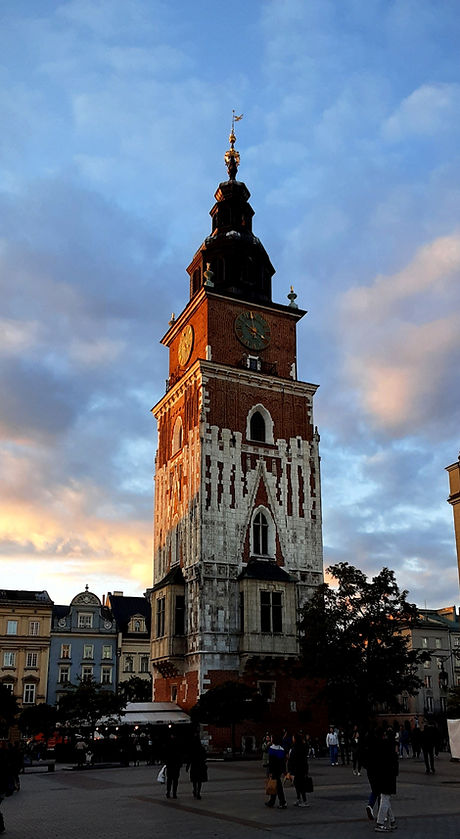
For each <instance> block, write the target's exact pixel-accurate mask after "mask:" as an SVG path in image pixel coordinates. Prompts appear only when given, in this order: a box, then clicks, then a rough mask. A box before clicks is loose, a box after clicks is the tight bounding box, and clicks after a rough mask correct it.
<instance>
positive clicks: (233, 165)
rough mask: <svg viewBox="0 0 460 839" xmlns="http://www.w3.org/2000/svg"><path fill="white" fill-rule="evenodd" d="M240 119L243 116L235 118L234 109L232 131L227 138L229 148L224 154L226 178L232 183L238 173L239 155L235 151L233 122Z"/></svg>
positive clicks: (233, 112) (233, 123)
mask: <svg viewBox="0 0 460 839" xmlns="http://www.w3.org/2000/svg"><path fill="white" fill-rule="evenodd" d="M240 119H243V114H240V116H237V115H236V114H235V109H233V111H232V130H231V132H230V137H229V138H228V140H229V143H230V148H229V149H228V151H226V152H225V157H224V160H225V165H226V167H227V172H228V177H229V180H230V181H234V180H235V177H236V173H237V172H238V166H239V165H240V153H239V152H238V151H237V150H236V149H235V142H236V137H235V122H239V121H240Z"/></svg>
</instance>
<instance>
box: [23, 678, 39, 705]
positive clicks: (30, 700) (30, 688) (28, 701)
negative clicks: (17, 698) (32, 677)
mask: <svg viewBox="0 0 460 839" xmlns="http://www.w3.org/2000/svg"><path fill="white" fill-rule="evenodd" d="M35 688H36V686H35V684H33V683H30V682H26V684H25V685H24V693H23V696H22V701H23V703H24V705H33V704H34V702H35Z"/></svg>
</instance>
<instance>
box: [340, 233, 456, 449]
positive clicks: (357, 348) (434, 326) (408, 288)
mask: <svg viewBox="0 0 460 839" xmlns="http://www.w3.org/2000/svg"><path fill="white" fill-rule="evenodd" d="M459 279H460V235H459V234H456V233H455V234H452V235H450V236H444V237H441V238H439V239H437V240H435V241H433V242H430V243H429V244H427V245H424V246H423V247H422V248H420V249H419V251H418V252H417V253H416V255H415V257H414V258H413V259H412V260H411V262H410V263H409V264H408V265H407V266H405V267H404V268H403V269H402V270H401V271H398V272H397V273H396V274H394V275H390V276H379V277H377V278H376V279H375V280H374V282H373V283H372V284H371V285H370V286H367V287H364V286H361V287H357V288H352V289H350V290H348V291H347V292H346V293H345V294H344V295H343V296H342V301H341V302H342V305H341V318H342V323H343V325H344V330H343V344H344V347H343V348H344V362H343V365H344V371H345V375H346V376H347V379H348V381H349V382H350V383H351V384H352V386H353V388H354V390H355V391H356V392H357V393H358V395H359V398H360V401H361V404H362V407H363V409H364V411H365V412H366V414H367V415H368V416H369V417H370V418H371V419H372V421H373V422H374V423H375V424H376V425H377V426H378V427H380V428H381V429H384V430H386V431H387V432H391V433H393V434H396V435H398V436H400V435H406V434H409V435H412V434H417V433H422V434H429V433H430V431H431V432H432V430H433V428H434V427H441V425H443V426H444V432H445V433H446V432H447V433H448V429H450V430H451V431H453V430H454V424H455V420H454V418H453V417H454V415H453V413H452V409H454V408H455V406H459V398H458V396H457V394H456V388H455V385H454V382H455V378H456V369H458V364H459V362H460V337H459V336H460V293H459V286H460V284H459Z"/></svg>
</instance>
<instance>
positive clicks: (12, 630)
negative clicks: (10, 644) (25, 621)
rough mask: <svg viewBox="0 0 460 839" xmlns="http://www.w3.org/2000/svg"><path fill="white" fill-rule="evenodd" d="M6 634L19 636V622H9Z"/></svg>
mask: <svg viewBox="0 0 460 839" xmlns="http://www.w3.org/2000/svg"><path fill="white" fill-rule="evenodd" d="M6 634H7V635H17V634H18V622H17V621H7V624H6Z"/></svg>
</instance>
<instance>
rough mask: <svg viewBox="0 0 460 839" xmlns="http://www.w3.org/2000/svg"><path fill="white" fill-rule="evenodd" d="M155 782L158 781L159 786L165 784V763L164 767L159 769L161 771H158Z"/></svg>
mask: <svg viewBox="0 0 460 839" xmlns="http://www.w3.org/2000/svg"><path fill="white" fill-rule="evenodd" d="M157 781H158V783H159V784H165V783H166V763H165V765H164V766H162V767H161V769H160V771H159V773H158V775H157Z"/></svg>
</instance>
